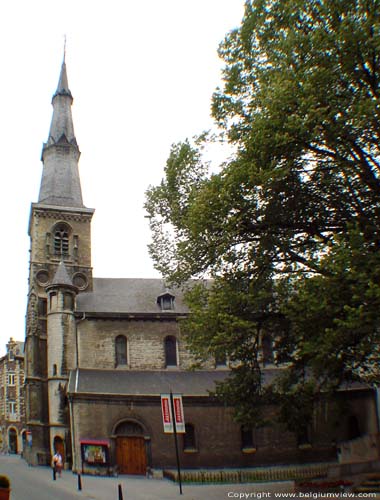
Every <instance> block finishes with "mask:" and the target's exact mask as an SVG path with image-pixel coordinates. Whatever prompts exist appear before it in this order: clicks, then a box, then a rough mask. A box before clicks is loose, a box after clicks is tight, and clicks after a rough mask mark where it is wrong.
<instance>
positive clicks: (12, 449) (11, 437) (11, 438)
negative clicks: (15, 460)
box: [8, 427, 17, 453]
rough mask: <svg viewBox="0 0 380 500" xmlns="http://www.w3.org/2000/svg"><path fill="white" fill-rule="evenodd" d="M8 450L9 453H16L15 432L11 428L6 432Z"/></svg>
mask: <svg viewBox="0 0 380 500" xmlns="http://www.w3.org/2000/svg"><path fill="white" fill-rule="evenodd" d="M8 450H9V453H17V431H16V429H14V428H13V427H11V428H10V429H9V431H8Z"/></svg>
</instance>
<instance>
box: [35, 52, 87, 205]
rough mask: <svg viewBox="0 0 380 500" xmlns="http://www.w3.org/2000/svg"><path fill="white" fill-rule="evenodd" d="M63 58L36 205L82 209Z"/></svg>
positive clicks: (71, 100)
mask: <svg viewBox="0 0 380 500" xmlns="http://www.w3.org/2000/svg"><path fill="white" fill-rule="evenodd" d="M65 59H66V57H65V55H64V58H63V62H62V66H61V72H60V75H59V80H58V86H57V90H56V92H55V94H54V95H53V99H52V105H53V117H52V120H51V125H50V131H49V137H48V140H47V142H46V143H44V145H43V148H42V155H41V160H42V162H43V171H42V179H41V187H40V194H39V198H38V203H41V204H44V205H53V206H59V207H83V201H82V190H81V185H80V178H79V170H78V161H79V157H80V151H79V148H78V144H77V141H76V138H75V133H74V124H73V117H72V114H71V105H72V103H73V96H72V95H71V91H70V89H69V84H68V79H67V70H66V60H65Z"/></svg>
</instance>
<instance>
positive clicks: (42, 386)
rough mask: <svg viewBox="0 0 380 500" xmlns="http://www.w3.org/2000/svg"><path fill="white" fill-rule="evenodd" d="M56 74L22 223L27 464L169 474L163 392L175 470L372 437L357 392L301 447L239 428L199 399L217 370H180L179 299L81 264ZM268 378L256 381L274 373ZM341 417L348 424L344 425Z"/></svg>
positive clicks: (76, 183)
mask: <svg viewBox="0 0 380 500" xmlns="http://www.w3.org/2000/svg"><path fill="white" fill-rule="evenodd" d="M72 102H73V97H72V94H71V92H70V90H69V86H68V80H67V74H66V64H65V61H64V62H63V64H62V68H61V72H60V76H59V83H58V88H57V90H56V92H55V94H54V96H53V99H52V105H53V116H52V121H51V126H50V131H49V136H48V139H47V142H46V143H45V144H44V145H43V149H42V162H43V171H42V179H41V186H40V191H39V198H38V201H37V202H36V203H32V205H31V212H30V222H29V235H30V270H29V296H28V308H27V323H26V338H25V377H26V384H25V398H26V428H27V432H28V436H29V439H28V442H27V443H26V446H25V449H24V457H25V458H26V459H27V461H28V462H29V463H30V464H34V465H36V464H48V463H50V460H51V455H52V454H53V453H54V450H60V451H61V454H62V455H63V457H64V461H65V463H66V465H67V467H72V469H73V470H74V471H83V472H93V473H99V474H102V473H109V471H110V470H111V469H115V468H117V470H118V471H119V473H130V474H145V473H146V472H147V470H149V469H156V468H157V469H162V468H165V467H169V468H172V467H175V465H176V461H175V449H174V444H173V436H172V435H170V434H165V433H164V432H163V423H162V416H161V404H160V402H161V398H160V395H161V394H168V393H169V392H170V391H173V393H178V394H182V397H183V408H184V418H185V423H186V425H185V430H186V432H185V434H182V435H180V436H179V453H180V461H181V465H182V467H186V468H195V467H247V466H255V465H262V464H267V463H296V462H306V461H310V460H313V461H318V460H319V461H320V460H336V457H337V455H336V443H337V441H344V440H350V439H361V438H362V436H375V434H376V433H377V429H378V427H377V419H376V404H375V399H374V397H373V394H372V392H371V390H369V389H367V388H357V390H355V391H353V394H354V397H353V400H352V401H353V402H352V405H351V407H350V412H349V413H348V415H347V419H348V420H347V422H345V423H344V425H342V423H341V422H340V423H339V426H337V428H336V430H335V431H334V432H335V433H332V432H330V431H329V433H328V432H326V431H325V429H326V428H327V423H328V419H329V416H328V410H327V409H326V408H320V414H319V415H318V416H317V417H316V419H315V423H314V424H313V428H312V429H311V432H310V436H311V439H310V445H309V446H306V447H305V446H303V447H300V446H298V444H299V443H297V437H296V436H294V435H293V434H291V433H289V432H285V431H284V429H283V428H281V427H280V426H279V427H267V428H262V429H260V430H257V429H256V430H252V429H245V428H241V427H240V426H239V425H238V424H237V423H235V422H234V421H233V419H232V409H231V408H227V407H225V406H224V405H223V404H221V403H220V402H218V401H216V400H214V399H213V398H211V397H210V396H209V392H208V391H209V390H212V389H213V388H214V387H215V382H217V381H220V380H223V379H224V377H226V375H227V374H228V367H227V366H226V364H225V363H223V362H222V363H221V364H219V363H212V364H210V365H208V366H207V367H205V368H204V369H202V370H196V371H189V370H188V368H189V367H190V365H191V363H192V359H191V356H190V354H189V352H188V351H187V350H186V346H185V344H184V341H183V339H182V338H181V332H180V327H179V322H178V319H179V318H181V317H183V316H185V315H186V314H187V309H186V306H185V304H184V302H183V297H182V293H181V291H180V290H173V289H171V290H170V289H167V288H166V286H165V283H164V281H163V280H160V279H127V278H126V279H125V278H120V279H114V278H96V277H94V276H93V269H92V266H91V219H92V216H93V214H94V209H92V208H87V207H86V206H85V205H84V203H83V200H82V193H81V184H80V177H79V170H78V161H79V156H80V151H79V147H78V144H77V141H76V137H75V133H74V127H73V120H72V114H71V105H72ZM275 370H276V368H275V367H274V366H273V365H268V367H267V368H266V376H268V377H270V376H272V375H273V373H274V372H275ZM350 419H351V420H350Z"/></svg>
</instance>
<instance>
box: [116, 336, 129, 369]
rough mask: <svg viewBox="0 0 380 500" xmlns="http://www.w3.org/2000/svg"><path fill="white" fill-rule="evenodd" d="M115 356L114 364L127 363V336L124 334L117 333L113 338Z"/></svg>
mask: <svg viewBox="0 0 380 500" xmlns="http://www.w3.org/2000/svg"><path fill="white" fill-rule="evenodd" d="M115 358H116V359H115V361H116V366H120V365H126V364H127V360H128V353H127V338H126V337H124V335H119V336H118V337H116V339H115Z"/></svg>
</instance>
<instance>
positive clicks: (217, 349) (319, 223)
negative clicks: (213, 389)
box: [146, 0, 380, 429]
mask: <svg viewBox="0 0 380 500" xmlns="http://www.w3.org/2000/svg"><path fill="white" fill-rule="evenodd" d="M219 54H220V56H221V57H222V59H223V60H224V62H225V68H224V83H223V86H222V88H220V89H217V90H216V92H215V94H214V96H213V101H212V112H213V116H214V118H215V120H216V122H217V124H218V125H219V127H220V130H221V132H222V134H223V135H224V138H225V140H227V141H228V142H229V143H231V144H232V145H233V146H234V147H235V154H234V155H233V157H232V158H231V159H229V160H228V161H226V163H225V164H224V165H222V167H221V168H220V171H219V172H218V173H214V174H209V173H208V171H207V166H206V165H205V163H204V161H203V158H202V150H201V148H202V144H204V143H205V141H206V140H207V139H206V138H205V137H201V138H199V139H198V140H197V141H195V142H193V143H191V142H189V141H185V142H183V143H180V144H177V145H175V146H173V148H172V151H171V154H170V157H169V159H168V162H167V166H166V170H165V179H164V180H163V181H162V183H161V184H160V185H159V186H157V187H153V188H151V189H150V190H149V191H148V193H147V202H146V208H147V210H148V213H149V215H150V220H151V227H152V231H153V243H152V245H151V247H150V251H151V255H152V257H153V259H154V261H155V263H156V267H157V269H159V270H160V271H161V272H162V273H163V275H164V276H165V278H166V279H168V280H170V281H172V282H175V283H180V284H183V283H186V282H187V281H188V280H189V279H190V278H203V277H207V278H212V279H213V286H212V287H208V286H202V285H200V286H197V287H195V288H194V289H192V290H191V291H190V292H189V293H188V303H189V306H190V309H191V311H192V315H191V316H190V318H189V320H188V321H187V322H186V324H185V325H184V330H185V332H186V335H187V339H188V343H189V345H190V347H191V349H192V351H193V352H194V354H195V355H196V356H197V359H198V360H199V361H204V360H207V359H210V357H211V358H212V357H215V356H220V355H221V354H223V353H225V354H226V355H227V356H228V358H229V359H230V362H231V366H232V373H231V377H230V378H229V380H228V381H227V382H226V383H225V384H222V385H220V386H219V387H218V389H217V394H218V395H219V396H220V397H223V398H224V400H225V401H227V402H228V403H229V404H232V405H233V406H234V407H235V408H236V417H237V419H238V420H239V421H242V422H243V423H244V420H245V423H250V424H252V423H254V422H257V421H258V418H259V417H258V415H257V411H256V409H257V408H260V406H262V405H261V404H260V403H263V402H272V401H279V402H280V403H281V418H282V419H283V420H286V421H287V422H288V424H289V427H291V428H293V429H294V428H297V425H299V422H301V421H302V422H307V421H310V419H311V415H312V408H313V405H314V404H315V401H316V400H318V397H319V396H318V395H319V393H320V392H321V391H324V392H326V394H332V393H333V391H334V390H336V389H337V388H338V387H339V386H341V384H344V383H350V382H352V381H362V382H366V383H379V382H380V375H379V369H378V366H379V359H380V356H379V332H380V330H379V321H378V311H379V306H380V290H379V286H380V262H379V258H380V257H379V244H380V220H379V218H380V203H379V202H380V179H379V170H380V163H379V160H380V154H379V144H380V105H379V95H380V2H379V1H378V0H355V1H354V0H344V1H343V0H331V1H328V2H327V1H324V0H271V1H269V0H250V1H246V3H245V14H244V18H243V20H242V24H241V26H240V27H239V28H238V29H236V30H234V31H232V32H230V33H229V34H227V36H226V38H225V40H224V42H223V43H222V44H221V45H220V48H219ZM263 332H269V333H270V334H271V336H272V339H273V342H274V347H275V351H276V359H277V362H278V363H284V362H286V366H287V368H286V370H285V369H284V370H285V374H284V376H283V377H282V378H281V380H280V381H278V382H276V383H268V381H264V380H263V374H262V373H261V372H262V370H261V367H262V364H261V362H260V356H259V351H260V345H261V342H262V336H263ZM282 366H284V365H282ZM253 407H254V408H255V410H252V408H253Z"/></svg>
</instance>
